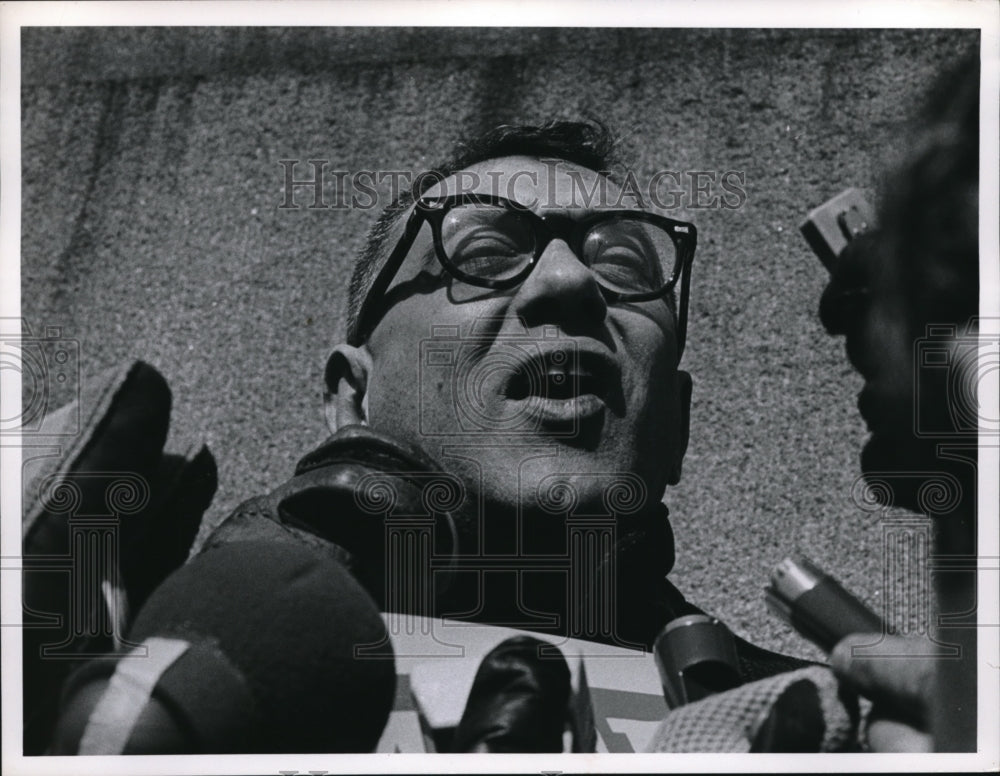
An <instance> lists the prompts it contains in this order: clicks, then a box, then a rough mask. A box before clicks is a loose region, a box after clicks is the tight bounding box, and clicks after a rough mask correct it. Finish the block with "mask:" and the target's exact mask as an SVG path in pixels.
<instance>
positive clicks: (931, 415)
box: [913, 319, 1000, 439]
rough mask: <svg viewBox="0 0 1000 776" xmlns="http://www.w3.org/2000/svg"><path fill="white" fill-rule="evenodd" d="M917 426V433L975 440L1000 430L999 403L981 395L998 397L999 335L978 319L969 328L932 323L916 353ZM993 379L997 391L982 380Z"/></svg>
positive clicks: (915, 409)
mask: <svg viewBox="0 0 1000 776" xmlns="http://www.w3.org/2000/svg"><path fill="white" fill-rule="evenodd" d="M913 370H914V380H913V390H914V396H913V414H914V418H913V429H914V432H915V434H916V436H918V437H929V438H941V439H947V438H952V437H963V438H970V437H971V438H973V439H975V437H976V435H977V434H979V432H980V424H982V431H983V433H986V434H990V435H997V434H998V433H1000V417H998V413H997V411H996V407H994V408H993V410H992V411H989V410H988V408H987V407H985V406H984V404H983V402H982V401H980V398H979V397H980V396H983V397H985V396H991V395H992V396H995V395H996V384H995V381H996V380H997V375H998V373H1000V336H998V335H997V334H996V333H993V334H989V333H987V332H984V331H982V330H981V326H980V320H979V319H973V320H972V321H971V322H970V323H969V325H968V327H967V329H966V330H965V331H959V330H958V327H956V326H955V325H953V324H930V325H928V326H927V330H926V335H925V336H923V337H921V338H919V339H918V340H916V342H915V343H914V353H913ZM986 380H993V381H994V385H993V386H992V390H990V389H989V388H988V387H984V386H983V385H982V384H981V383H982V381H986Z"/></svg>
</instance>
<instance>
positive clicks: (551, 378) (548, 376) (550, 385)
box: [507, 365, 606, 401]
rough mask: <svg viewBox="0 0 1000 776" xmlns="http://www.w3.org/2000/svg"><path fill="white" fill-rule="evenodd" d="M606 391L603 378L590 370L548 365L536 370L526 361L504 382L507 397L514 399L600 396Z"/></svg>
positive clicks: (560, 399)
mask: <svg viewBox="0 0 1000 776" xmlns="http://www.w3.org/2000/svg"><path fill="white" fill-rule="evenodd" d="M605 393H606V390H605V386H604V381H603V380H601V378H600V377H598V376H597V375H594V374H591V373H590V372H586V371H576V370H561V369H559V368H549V369H548V370H546V371H545V372H543V373H539V372H538V371H537V370H532V369H531V368H530V366H527V365H526V368H523V369H520V370H518V371H517V372H516V373H515V374H514V376H513V377H512V378H511V380H510V383H509V384H508V385H507V398H509V399H515V400H518V399H530V398H538V399H551V400H554V401H566V400H569V399H576V398H578V397H580V396H585V395H592V396H597V397H601V396H603V395H604V394H605Z"/></svg>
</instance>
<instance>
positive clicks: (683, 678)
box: [653, 614, 742, 709]
mask: <svg viewBox="0 0 1000 776" xmlns="http://www.w3.org/2000/svg"><path fill="white" fill-rule="evenodd" d="M653 656H654V659H655V661H656V668H657V670H658V671H659V672H660V681H661V682H662V683H663V695H664V697H665V699H666V701H667V706H669V707H670V708H671V709H676V708H677V707H678V706H683V705H684V704H686V703H693V702H695V701H698V700H701V699H702V698H705V697H707V696H709V695H713V694H715V693H717V692H725V691H726V690H731V689H732V688H733V687H738V686H739V685H740V684H741V683H742V680H741V677H740V667H739V658H738V657H737V654H736V641H735V639H734V638H733V634H732V631H730V630H729V628H727V627H726V626H725V625H724V624H723V623H722V622H721V621H719V620H717V619H716V618H714V617H709V616H708V615H705V614H687V615H684V616H682V617H678V618H676V619H674V620H671V621H670V622H668V623H667V625H666V627H665V628H664V629H663V630H662V631H661V632H660V635H659V636H658V637H657V639H656V642H655V644H654V645H653Z"/></svg>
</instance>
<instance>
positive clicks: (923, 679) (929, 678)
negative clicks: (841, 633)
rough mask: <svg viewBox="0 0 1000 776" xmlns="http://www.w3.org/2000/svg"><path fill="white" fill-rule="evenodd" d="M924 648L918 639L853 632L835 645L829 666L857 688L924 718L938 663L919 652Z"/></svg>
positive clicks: (895, 707) (863, 693)
mask: <svg viewBox="0 0 1000 776" xmlns="http://www.w3.org/2000/svg"><path fill="white" fill-rule="evenodd" d="M861 647H864V649H860V648H861ZM923 650H926V644H924V643H923V642H921V641H918V640H915V639H904V638H901V637H899V636H881V635H880V634H853V635H851V636H848V637H847V638H844V639H842V640H841V641H840V642H839V643H838V644H837V646H836V647H834V649H833V652H831V653H830V667H831V668H832V669H833V672H834V674H836V676H837V677H838V678H839V679H840V680H841V681H842V682H844V683H845V684H846V685H847V686H848V687H850V688H851V689H853V690H854V691H856V692H858V693H861V694H862V695H864V696H866V697H868V698H870V699H871V700H873V701H876V702H882V703H886V704H888V705H889V706H891V707H892V708H894V709H897V710H905V711H906V712H908V714H907V716H912V717H916V718H919V719H922V718H923V716H924V714H925V712H926V709H927V706H928V703H929V701H930V698H931V688H932V685H933V677H934V667H935V663H936V661H935V660H934V659H933V658H929V657H925V656H922V655H920V654H919V653H920V652H921V651H923Z"/></svg>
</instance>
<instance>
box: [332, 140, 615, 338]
mask: <svg viewBox="0 0 1000 776" xmlns="http://www.w3.org/2000/svg"><path fill="white" fill-rule="evenodd" d="M617 145H618V143H617V140H616V138H615V137H614V135H613V134H612V133H611V131H610V130H609V129H608V128H607V127H605V126H604V125H603V124H601V123H599V122H597V121H587V122H582V121H550V122H548V123H546V124H542V125H541V126H531V125H511V124H503V125H501V126H498V127H495V128H494V129H491V130H489V131H488V132H486V133H484V134H482V135H480V136H479V137H477V138H475V139H473V140H471V141H468V142H463V143H459V144H458V145H457V146H456V147H455V149H454V151H453V152H452V155H451V157H450V158H449V159H448V160H447V161H446V162H445V163H444V164H442V165H440V166H438V167H434V168H432V169H430V170H428V171H427V172H425V173H423V174H421V175H418V176H417V177H416V179H415V180H414V182H413V187H412V188H411V189H408V190H404V191H403V192H402V193H401V194H400V195H399V197H398V198H397V199H396V200H395V201H394V202H392V203H390V205H389V206H388V207H387V208H386V209H385V210H383V211H382V214H381V215H380V216H379V218H378V220H377V221H376V222H375V224H374V226H372V228H371V230H369V232H368V237H367V239H366V241H365V246H364V248H363V249H362V250H361V255H360V256H359V257H358V260H357V262H356V263H355V265H354V272H353V273H352V275H351V282H350V285H349V287H348V292H347V341H348V342H350V343H352V344H355V345H357V344H360V335H361V332H359V331H358V316H359V314H360V312H361V306H362V304H363V303H364V300H365V297H366V296H367V295H368V292H369V290H370V289H371V286H372V283H374V282H375V278H376V276H377V275H378V273H379V270H380V269H381V268H382V263H383V262H384V261H385V260H386V258H388V256H387V253H388V251H387V250H386V245H385V243H386V240H387V239H388V237H389V232H390V231H391V230H392V227H393V225H394V224H395V223H396V221H398V220H399V219H400V218H401V217H402V216H403V214H404V213H405V212H406V211H407V209H408V208H409V206H410V205H412V204H413V202H414V201H415V200H416V199H417V198H418V197H420V196H421V195H422V194H423V193H424V192H425V191H427V189H429V188H430V187H431V186H432V185H433V184H434V183H435V182H437V181H440V180H442V179H444V178H447V177H449V176H451V175H453V174H455V173H456V172H458V171H459V170H464V169H466V168H467V167H469V166H471V165H473V164H476V163H477V162H482V161H485V160H487V159H499V158H501V157H504V156H533V157H539V158H551V159H560V160H562V161H566V162H571V163H573V164H578V165H580V166H581V167H586V168H588V169H591V170H595V171H597V172H601V173H604V174H608V175H609V176H610V177H612V178H613V177H614V176H613V175H612V174H611V172H610V168H614V167H616V166H618V164H619V160H618V159H617V156H616V151H617Z"/></svg>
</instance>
